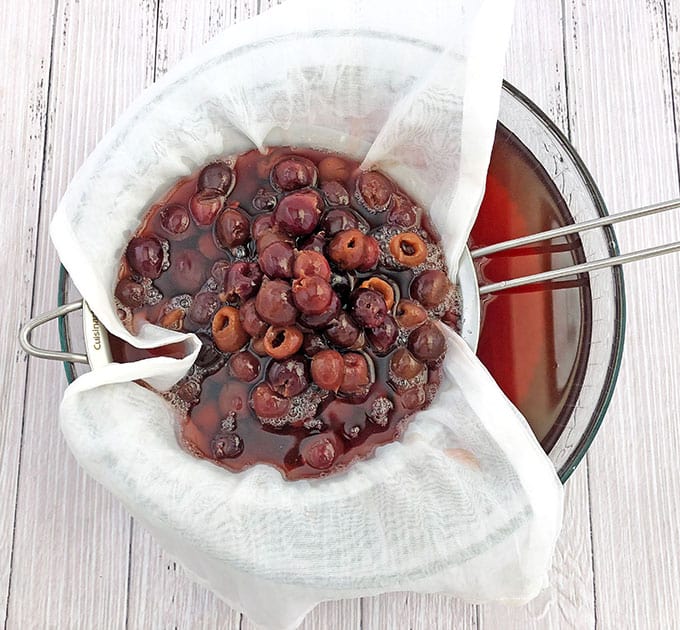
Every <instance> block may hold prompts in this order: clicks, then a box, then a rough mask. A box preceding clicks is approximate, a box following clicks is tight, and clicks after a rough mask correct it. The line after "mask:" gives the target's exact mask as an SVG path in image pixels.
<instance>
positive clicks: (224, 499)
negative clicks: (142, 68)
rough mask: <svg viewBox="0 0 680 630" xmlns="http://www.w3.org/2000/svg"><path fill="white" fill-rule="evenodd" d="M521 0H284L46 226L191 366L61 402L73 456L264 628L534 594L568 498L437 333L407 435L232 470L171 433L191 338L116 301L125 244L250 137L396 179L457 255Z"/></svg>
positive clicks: (82, 174) (104, 305) (95, 281)
mask: <svg viewBox="0 0 680 630" xmlns="http://www.w3.org/2000/svg"><path fill="white" fill-rule="evenodd" d="M511 15H512V2H507V1H505V0H421V1H420V2H407V1H403V2H401V1H395V0H372V1H371V2H367V1H365V0H362V1H359V0H337V1H323V0H290V1H289V2H286V3H285V4H283V5H282V6H280V7H277V8H275V9H272V10H271V11H269V12H267V13H266V14H264V15H262V16H259V17H257V18H255V19H253V20H250V21H248V22H245V23H243V24H240V25H238V26H236V27H232V28H229V29H227V30H226V31H224V32H223V33H222V34H221V35H219V36H218V37H216V38H215V39H213V40H212V41H211V42H210V43H209V44H207V45H206V46H205V47H203V48H202V49H201V50H199V51H198V53H196V54H194V55H193V56H191V57H189V58H187V59H185V60H184V61H183V62H182V63H181V64H180V65H178V66H177V67H176V68H175V69H174V70H172V71H171V72H169V73H168V74H167V75H166V76H165V77H164V78H163V79H162V80H161V81H159V82H158V83H156V84H155V85H154V86H153V87H151V88H150V89H149V90H147V91H146V92H145V93H144V94H143V95H142V96H141V97H140V99H139V100H138V101H137V102H136V103H135V104H134V105H133V106H132V107H131V108H130V109H129V110H128V111H127V112H126V113H125V114H124V115H123V116H122V117H121V118H120V120H119V121H118V122H117V124H116V125H115V126H114V128H113V129H111V131H110V132H109V133H108V134H107V136H106V137H105V138H104V140H103V141H102V142H101V143H100V144H99V146H98V147H97V148H96V150H95V151H94V152H93V153H92V155H91V156H90V157H89V158H88V160H87V161H86V163H85V164H84V165H83V166H82V168H81V169H80V171H79V172H78V173H77V175H76V177H75V178H74V180H73V182H72V183H71V185H70V186H69V188H68V190H67V192H66V194H65V195H64V198H63V200H62V202H61V204H60V206H59V209H58V211H57V213H56V215H55V217H54V220H53V222H52V226H51V235H52V238H53V241H54V244H55V246H56V248H57V250H58V252H59V255H60V257H61V260H62V262H63V264H64V265H65V266H66V268H67V269H68V271H69V274H70V275H71V277H72V279H73V281H74V282H75V284H76V286H77V287H78V289H79V291H80V292H81V294H82V295H83V297H84V298H85V299H86V301H87V302H88V304H89V306H90V308H91V309H92V310H93V311H94V312H95V313H96V315H97V316H98V318H99V320H100V321H101V322H102V324H103V325H104V326H105V327H106V328H107V329H108V330H109V331H110V332H111V333H112V334H114V335H116V336H118V337H120V338H122V339H123V340H125V341H127V342H129V343H131V344H133V345H136V346H139V347H156V346H161V345H164V344H168V343H173V342H177V341H182V342H184V347H185V349H186V355H185V356H184V358H182V359H172V358H168V357H156V358H151V359H146V360H143V361H138V362H135V363H128V364H115V363H114V364H111V365H107V366H104V367H101V368H96V369H94V370H93V371H91V372H89V373H87V374H85V375H83V376H81V377H80V378H78V379H77V380H76V381H75V382H74V383H73V384H72V385H70V386H69V388H68V389H67V390H66V393H65V395H64V399H63V402H62V404H61V408H60V419H61V427H62V430H63V433H64V436H65V438H66V440H67V442H68V444H69V446H70V448H71V450H72V451H73V453H74V455H75V457H76V458H77V460H78V461H79V463H80V464H81V465H82V466H83V467H84V468H85V469H86V470H87V471H88V472H89V473H90V474H91V475H92V476H93V477H94V478H95V479H97V480H98V481H99V482H101V483H102V484H103V485H104V486H105V487H106V488H108V489H109V490H110V491H111V492H112V493H113V494H114V495H115V496H117V497H118V498H119V499H120V500H121V501H122V502H123V503H124V504H125V505H126V506H127V508H128V509H129V510H130V512H131V513H132V514H133V515H134V516H135V517H136V518H137V519H139V521H141V522H142V523H143V525H144V526H145V527H146V528H148V529H149V530H150V531H151V532H152V533H153V534H154V536H155V537H156V538H157V540H158V542H159V543H160V544H161V545H162V546H163V547H164V548H165V549H166V550H167V552H168V553H169V554H171V555H172V556H174V557H175V558H176V559H177V560H178V561H179V562H180V563H181V564H182V565H183V566H184V567H185V568H186V569H187V570H188V571H189V573H190V574H192V576H193V577H194V578H195V579H196V580H197V581H199V582H201V583H203V584H205V585H206V586H207V587H208V588H210V589H211V590H213V591H214V592H215V593H217V595H218V596H220V597H221V598H222V599H224V600H225V601H226V602H227V603H228V604H229V605H230V606H232V607H233V608H235V609H237V610H241V611H243V612H244V613H245V614H246V615H247V616H248V617H250V618H251V619H253V620H254V621H255V622H256V623H259V624H261V625H263V626H264V627H267V628H273V629H281V630H282V629H286V628H293V627H295V626H296V625H297V624H299V622H300V621H301V620H302V618H303V617H304V615H305V614H306V613H307V612H308V611H309V610H310V609H311V608H312V607H314V606H315V605H316V604H318V603H319V602H321V601H324V600H330V599H339V598H345V597H358V596H364V595H373V594H378V593H383V592H388V591H398V590H411V591H419V592H442V593H450V594H452V595H456V596H458V597H461V598H464V599H465V600H467V601H471V602H485V601H516V602H522V601H526V600H528V599H530V598H531V597H533V596H535V595H536V594H537V593H538V591H539V590H540V589H541V588H542V587H543V586H544V585H545V582H546V576H547V571H548V568H549V566H550V562H551V557H552V553H553V550H554V545H555V541H556V538H557V535H558V532H559V529H560V526H561V520H562V489H561V485H560V483H559V481H558V479H557V476H556V474H555V471H554V469H553V467H552V465H551V463H550V461H549V460H548V459H547V457H546V456H545V455H544V453H543V452H542V450H541V448H540V446H539V445H538V443H537V442H536V440H535V438H534V437H533V435H532V433H531V431H530V429H529V427H528V425H527V424H526V422H525V420H524V419H523V418H522V416H521V415H520V414H519V413H518V412H517V410H516V409H515V408H514V407H513V406H512V405H511V403H510V402H509V401H508V400H507V399H506V398H505V396H504V395H503V394H502V393H501V391H500V390H499V388H498V387H497V385H496V384H495V383H494V381H493V380H492V378H491V377H490V376H489V374H488V373H487V372H486V370H485V369H484V367H483V366H482V365H481V364H480V362H479V361H478V360H477V358H476V357H475V356H474V354H473V353H472V352H471V351H470V350H469V349H468V347H467V346H466V345H465V343H464V342H463V341H462V340H461V339H460V338H459V337H458V336H457V335H455V334H454V333H451V332H449V333H447V337H448V339H447V341H448V351H447V356H446V359H445V365H444V378H443V382H442V386H441V388H440V390H439V393H438V394H437V397H436V399H435V401H434V402H433V404H432V406H431V407H430V408H429V409H427V410H425V411H422V412H419V413H418V414H417V415H416V417H415V419H414V420H413V421H412V422H411V424H410V425H409V428H408V429H407V430H406V432H405V434H404V436H403V438H402V440H400V441H398V442H394V443H392V444H389V445H387V446H384V447H381V448H379V449H378V451H377V453H376V455H375V456H374V457H373V458H371V459H368V460H366V461H363V462H359V463H356V464H354V465H353V466H352V467H350V468H349V469H348V470H347V471H345V472H343V473H341V474H337V475H335V476H331V477H329V478H325V479H314V480H305V481H294V482H291V481H285V480H284V479H283V478H282V476H281V474H280V473H279V472H277V471H276V470H275V469H273V468H272V467H269V466H266V465H257V466H254V467H252V468H250V469H248V470H246V471H244V472H241V473H238V474H235V473H232V472H229V471H226V470H224V469H222V468H220V467H218V466H215V465H214V464H213V463H211V462H209V461H205V460H201V459H198V458H196V457H194V456H192V455H191V454H189V453H188V452H186V451H185V450H183V448H182V447H181V446H180V444H179V442H178V438H177V422H178V418H177V417H176V412H175V411H174V410H173V408H172V407H170V406H169V404H168V403H167V402H166V401H165V400H164V399H163V398H162V397H161V396H159V395H158V394H156V393H154V392H153V391H150V390H149V389H146V388H144V387H142V386H140V385H138V384H136V383H135V382H134V381H135V380H137V379H143V380H144V381H146V382H147V383H149V384H151V385H152V386H153V387H155V388H157V389H165V388H168V387H170V386H171V385H172V384H173V383H174V382H176V381H177V380H178V379H179V378H181V377H182V376H183V375H184V374H185V373H186V371H187V370H188V368H189V367H190V366H191V364H192V363H193V361H194V359H195V357H196V355H197V352H198V348H199V345H200V344H199V343H198V342H197V340H196V338H195V337H193V336H192V335H185V334H179V333H175V332H171V331H168V330H165V329H162V328H158V327H155V326H152V325H147V326H145V327H143V328H142V330H141V331H140V332H139V334H138V335H137V336H132V335H131V334H130V333H129V332H128V331H127V330H126V329H125V328H124V327H123V326H122V324H121V323H120V321H119V319H118V317H117V315H116V306H115V303H114V300H113V292H114V287H115V283H116V279H117V273H118V268H119V261H120V258H121V255H122V254H123V251H124V248H125V245H126V243H127V241H128V240H129V238H130V237H131V236H132V234H133V233H134V231H135V230H136V229H137V227H138V225H139V223H140V221H141V219H142V218H143V216H144V215H145V213H146V211H147V210H148V207H149V204H150V203H151V202H152V201H153V200H154V199H155V198H157V197H158V196H159V195H160V194H161V193H163V192H165V191H167V190H169V189H170V188H171V186H172V184H173V183H174V182H175V181H176V180H177V179H178V178H180V177H184V176H187V175H189V174H190V173H192V172H194V171H195V170H196V169H197V168H199V167H200V166H201V165H202V164H204V163H206V162H207V161H209V160H211V159H213V158H215V157H217V156H225V155H230V156H233V155H237V154H239V153H242V152H244V151H247V150H249V149H252V148H254V147H257V148H260V149H263V150H264V149H265V148H266V147H267V146H275V145H293V146H309V147H314V148H325V149H329V150H332V151H336V152H339V153H345V154H348V155H350V156H352V157H355V158H358V159H362V160H363V164H364V166H366V167H373V166H375V167H377V168H380V169H381V170H382V171H384V172H386V173H387V174H389V175H390V176H391V177H393V179H394V180H395V181H397V182H398V183H399V184H400V186H401V187H402V188H404V189H405V190H406V191H407V192H408V193H409V194H410V195H411V196H412V197H413V198H414V199H415V200H417V201H418V202H419V203H420V205H422V206H423V207H424V208H426V209H427V210H428V211H429V212H430V214H431V217H432V219H433V222H434V224H435V226H436V227H437V228H438V229H439V232H440V233H441V236H442V243H443V246H444V248H445V250H446V253H447V258H448V263H449V269H450V271H451V274H452V277H453V275H455V272H456V268H457V261H458V259H459V257H460V255H461V252H462V250H463V247H464V245H465V242H466V239H467V237H468V233H469V230H470V227H471V225H472V222H473V220H474V218H475V216H476V213H477V210H478V207H479V203H480V201H481V198H482V195H483V189H484V181H485V176H486V169H487V166H488V162H489V156H490V151H491V146H492V143H493V137H494V131H495V126H496V118H497V113H498V102H499V94H500V88H501V77H502V67H503V57H504V51H505V45H506V42H507V39H508V33H509V29H510V21H511Z"/></svg>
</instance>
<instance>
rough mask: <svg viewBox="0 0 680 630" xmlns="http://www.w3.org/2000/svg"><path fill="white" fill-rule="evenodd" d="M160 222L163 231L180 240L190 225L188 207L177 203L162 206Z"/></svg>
mask: <svg viewBox="0 0 680 630" xmlns="http://www.w3.org/2000/svg"><path fill="white" fill-rule="evenodd" d="M158 214H159V218H160V224H161V227H162V228H163V230H164V231H165V233H166V234H167V235H168V236H169V237H170V238H171V239H174V240H181V239H182V238H184V236H185V235H186V231H187V230H188V229H189V226H190V225H191V216H190V215H189V209H188V208H187V207H186V206H182V205H180V204H178V203H171V204H169V205H167V206H163V207H162V208H161V210H160V212H159V213H158Z"/></svg>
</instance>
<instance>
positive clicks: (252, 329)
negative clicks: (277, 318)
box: [238, 298, 269, 339]
mask: <svg viewBox="0 0 680 630" xmlns="http://www.w3.org/2000/svg"><path fill="white" fill-rule="evenodd" d="M238 314H239V319H240V320H241V326H243V330H245V331H246V332H247V333H248V334H249V335H250V336H251V337H254V338H256V339H257V338H259V337H264V334H265V333H266V332H267V329H268V328H269V324H268V323H267V322H265V321H264V320H263V319H262V318H261V317H260V316H259V315H258V314H257V310H256V308H255V298H250V299H249V300H247V301H246V303H245V304H244V305H243V306H242V307H241V308H240V309H239V313H238Z"/></svg>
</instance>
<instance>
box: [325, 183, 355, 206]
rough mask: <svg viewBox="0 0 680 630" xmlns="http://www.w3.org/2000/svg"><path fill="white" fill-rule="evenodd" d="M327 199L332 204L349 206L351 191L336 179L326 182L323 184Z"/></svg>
mask: <svg viewBox="0 0 680 630" xmlns="http://www.w3.org/2000/svg"><path fill="white" fill-rule="evenodd" d="M321 191H322V192H323V195H324V197H326V201H327V202H328V205H330V206H347V205H349V193H348V192H347V189H346V188H345V187H344V186H343V185H342V184H341V183H340V182H336V181H330V182H324V183H323V184H322V185H321Z"/></svg>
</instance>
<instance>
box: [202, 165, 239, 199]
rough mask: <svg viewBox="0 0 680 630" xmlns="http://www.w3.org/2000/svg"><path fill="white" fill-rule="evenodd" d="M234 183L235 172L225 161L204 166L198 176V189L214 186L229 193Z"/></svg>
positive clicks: (226, 193) (222, 191)
mask: <svg viewBox="0 0 680 630" xmlns="http://www.w3.org/2000/svg"><path fill="white" fill-rule="evenodd" d="M233 184H234V172H233V171H232V170H231V167H230V166H229V165H228V164H226V163H225V162H222V161H219V162H213V163H212V164H208V166H206V167H204V168H203V170H202V171H201V173H200V175H199V176H198V189H199V190H205V189H206V188H213V189H215V190H219V191H220V192H221V193H224V194H225V195H228V194H229V193H230V192H231V189H232V187H233Z"/></svg>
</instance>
